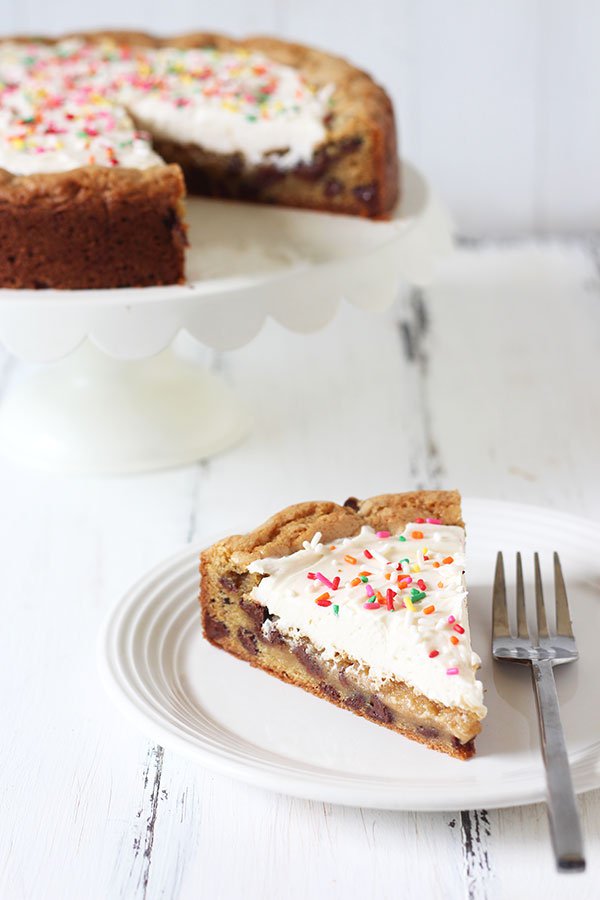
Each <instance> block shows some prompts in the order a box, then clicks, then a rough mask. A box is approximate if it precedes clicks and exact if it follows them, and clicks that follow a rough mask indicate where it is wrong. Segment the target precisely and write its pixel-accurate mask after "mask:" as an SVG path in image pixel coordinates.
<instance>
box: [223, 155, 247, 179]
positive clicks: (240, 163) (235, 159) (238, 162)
mask: <svg viewBox="0 0 600 900" xmlns="http://www.w3.org/2000/svg"><path fill="white" fill-rule="evenodd" d="M243 168H244V158H243V156H242V154H241V153H234V154H233V156H231V157H230V158H229V160H228V162H227V174H228V175H239V174H240V172H241V171H242V169H243Z"/></svg>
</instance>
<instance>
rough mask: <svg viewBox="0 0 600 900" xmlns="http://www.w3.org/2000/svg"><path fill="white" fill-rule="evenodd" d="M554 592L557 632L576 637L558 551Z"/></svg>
mask: <svg viewBox="0 0 600 900" xmlns="http://www.w3.org/2000/svg"><path fill="white" fill-rule="evenodd" d="M554 593H555V595H556V633H557V634H560V635H564V636H565V637H571V638H572V637H574V635H573V627H572V625H571V614H570V612H569V601H568V599H567V589H566V587H565V579H564V578H563V573H562V567H561V564H560V559H559V556H558V553H556V552H555V553H554Z"/></svg>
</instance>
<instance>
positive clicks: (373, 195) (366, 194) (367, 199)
mask: <svg viewBox="0 0 600 900" xmlns="http://www.w3.org/2000/svg"><path fill="white" fill-rule="evenodd" d="M352 193H353V194H354V196H355V197H356V199H357V200H360V202H361V203H364V204H365V206H372V205H373V201H374V200H376V199H377V185H376V184H374V183H373V182H372V183H371V184H359V185H358V187H355V188H352Z"/></svg>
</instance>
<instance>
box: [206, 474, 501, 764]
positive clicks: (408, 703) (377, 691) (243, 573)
mask: <svg viewBox="0 0 600 900" xmlns="http://www.w3.org/2000/svg"><path fill="white" fill-rule="evenodd" d="M464 566H465V533H464V526H463V522H462V518H461V507H460V495H459V494H458V493H457V492H455V491H419V492H414V493H404V494H387V495H383V496H379V497H372V498H371V499H369V500H363V501H360V500H356V499H355V498H350V499H349V500H347V501H346V503H345V504H344V505H343V506H339V505H337V504H335V503H330V502H314V503H300V504H297V505H296V506H291V507H288V508H287V509H284V510H282V511H281V512H279V513H277V514H276V515H275V516H273V517H272V518H271V519H269V520H268V521H267V522H265V523H264V524H263V525H261V526H260V527H258V528H257V529H256V530H255V531H252V532H250V533H249V534H246V535H237V536H233V537H229V538H226V539H225V540H222V541H220V542H219V543H217V544H214V545H213V546H212V547H209V548H208V549H207V550H205V551H204V552H203V553H202V556H201V562H200V571H201V589H200V604H201V608H202V622H203V628H204V634H205V636H206V638H207V639H208V640H209V641H210V642H211V643H212V644H214V645H215V646H216V647H220V648H222V649H223V650H227V652H228V653H231V654H233V655H234V656H237V657H239V658H240V659H243V660H246V661H247V662H249V663H250V664H251V665H253V666H256V667H258V668H260V669H263V670H264V671H266V672H268V673H270V674H271V675H275V676H277V677H278V678H280V679H281V680H282V681H286V682H289V683H290V684H295V685H297V686H299V687H302V688H304V689H305V690H307V691H310V692H311V693H313V694H316V695H317V696H318V697H321V698H323V699H325V700H328V701H329V702H330V703H333V704H335V705H336V706H339V707H342V708H343V709H346V710H350V711H352V712H354V713H356V714H357V715H360V716H363V717H365V718H367V719H370V720H371V721H372V722H375V723H377V724H379V725H384V726H385V727H387V728H390V729H392V730H393V731H396V732H399V733H400V734H403V735H405V736H406V737H409V738H412V739H413V740H415V741H419V742H420V743H422V744H426V745H427V746H428V747H431V748H433V749H435V750H440V751H443V752H445V753H448V754H450V755H451V756H454V757H458V758H460V759H468V758H469V757H471V756H472V755H473V754H474V752H475V737H476V735H477V734H478V732H479V730H480V727H481V720H482V719H483V718H484V716H485V714H486V710H485V707H484V705H483V689H482V685H481V683H480V682H479V681H478V680H477V678H476V670H477V668H478V666H479V664H480V660H479V657H478V656H477V655H476V654H475V653H474V652H473V651H472V649H471V642H470V632H469V620H468V613H467V592H466V587H465V578H464Z"/></svg>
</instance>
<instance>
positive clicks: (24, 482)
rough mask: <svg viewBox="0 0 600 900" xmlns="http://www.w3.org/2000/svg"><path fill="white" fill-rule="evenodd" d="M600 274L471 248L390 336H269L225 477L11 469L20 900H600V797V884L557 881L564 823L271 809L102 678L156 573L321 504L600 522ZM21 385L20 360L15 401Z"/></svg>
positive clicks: (10, 645) (243, 353) (8, 572)
mask: <svg viewBox="0 0 600 900" xmlns="http://www.w3.org/2000/svg"><path fill="white" fill-rule="evenodd" d="M599 249H600V246H599V245H594V243H593V242H592V241H587V242H584V241H580V242H571V243H568V244H567V243H560V242H555V243H546V244H544V245H543V246H536V245H533V244H530V245H521V244H516V245H515V244H512V245H504V246H502V247H498V246H486V245H483V244H480V245H477V246H466V245H463V247H462V249H461V250H460V251H459V253H458V254H457V256H456V257H455V259H454V260H452V261H449V263H448V264H447V265H446V266H445V267H444V270H443V271H441V272H440V273H439V277H438V278H437V279H436V282H435V284H434V286H433V287H431V288H430V289H429V290H427V291H424V292H413V294H412V295H411V296H410V298H409V299H408V301H405V302H403V303H400V302H399V303H398V304H397V306H396V308H395V309H393V310H392V311H391V312H390V313H389V314H388V315H386V316H383V317H375V316H372V315H368V314H366V313H361V312H358V311H356V310H354V309H352V308H349V307H348V308H344V309H343V310H342V312H341V313H340V315H339V317H338V318H337V320H336V321H335V322H334V323H332V324H331V325H330V326H329V327H328V328H327V329H325V330H324V331H323V332H321V333H319V334H317V335H314V336H312V337H309V338H306V337H301V336H298V335H293V334H289V333H287V332H284V331H283V330H282V329H281V328H279V327H278V326H276V325H275V324H273V323H270V324H268V326H267V327H266V328H265V329H264V330H263V332H262V333H261V334H260V335H259V336H258V338H256V339H255V340H254V342H253V343H252V344H250V345H249V346H247V347H246V348H244V349H242V350H239V351H237V352H235V353H231V354H229V355H227V356H225V357H219V358H215V359H214V360H213V362H214V366H215V367H216V368H218V369H219V370H220V371H222V372H224V373H225V374H226V376H227V377H228V379H229V380H230V381H231V383H232V384H233V385H234V386H235V387H236V388H237V389H238V391H239V392H240V393H241V394H242V395H243V396H244V397H245V398H246V399H247V403H248V406H249V408H250V410H251V412H252V414H253V416H254V419H255V428H254V431H253V433H252V434H251V436H250V437H249V438H248V439H247V440H246V441H245V443H243V444H242V445H240V446H239V447H237V448H235V449H234V450H232V451H230V452H228V453H226V454H224V455H222V456H220V457H218V458H216V459H212V460H210V461H209V462H202V463H199V464H197V465H195V466H193V467H189V468H186V469H181V470H178V471H170V472H165V473H159V474H153V475H148V476H140V477H131V478H115V479H67V478H58V477H50V476H45V475H40V474H37V473H34V472H32V471H28V470H25V469H20V468H19V467H17V466H15V465H12V464H8V463H4V462H3V463H1V464H0V504H1V510H2V514H1V516H0V554H1V556H0V558H1V573H2V589H1V593H0V609H1V616H2V618H1V626H0V671H1V678H0V690H1V703H0V715H1V734H2V739H1V740H0V797H1V798H2V813H1V824H0V897H1V898H3V900H17V898H35V900H39V898H44V900H71V898H73V900H82V898H85V900H88V898H90V900H96V898H111V900H112V898H120V897H123V898H127V900H129V898H132V900H133V898H136V900H137V898H171V897H173V898H186V900H187V898H210V900H213V898H217V900H218V898H226V900H229V898H248V900H262V898H265V897H284V898H286V900H287V898H298V900H305V898H321V897H327V898H344V900H352V898H360V900H369V898H377V900H384V898H398V897H404V896H405V897H419V898H421V897H425V898H430V897H431V898H444V900H452V898H467V897H469V898H484V897H485V898H505V897H515V898H519V897H524V896H525V889H526V888H527V887H530V888H532V889H533V888H535V889H536V895H538V896H544V897H559V896H560V897H562V896H563V894H562V891H563V890H565V889H568V894H567V895H564V896H568V897H569V898H590V900H591V898H597V897H598V896H599V891H600V888H599V887H598V885H599V884H600V792H594V793H590V794H587V795H586V796H584V797H582V798H581V810H582V815H583V826H584V831H585V836H586V843H587V856H588V871H587V872H586V874H585V875H572V876H564V875H563V876H558V875H556V874H555V873H554V869H553V860H552V854H551V850H550V844H549V839H548V828H547V822H546V813H545V808H544V807H543V806H541V805H540V806H533V807H527V808H521V809H514V810H503V811H489V812H486V811H485V810H478V811H465V810H458V809H457V810H453V811H451V812H449V813H447V814H435V815H434V814H432V815H424V814H413V813H390V812H377V811H372V810H360V809H344V808H341V807H339V808H338V807H332V806H329V805H323V804H320V803H309V802H303V801H300V800H294V799H289V798H287V797H283V796H277V795H271V794H268V793H263V792H261V791H260V790H256V789H252V788H249V787H246V786H245V785H243V784H238V783H234V782H231V781H229V780H227V779H226V778H223V777H218V776H215V775H212V774H211V773H209V772H204V771H202V770H201V769H199V768H197V766H195V765H193V764H191V763H188V762H187V761H185V760H182V759H180V758H178V757H176V756H175V755H173V754H172V753H169V752H166V751H163V749H162V748H161V747H160V746H156V745H155V744H153V743H152V742H151V741H148V740H147V739H145V738H144V737H143V736H140V735H139V734H138V733H137V732H136V731H134V730H133V728H132V727H130V725H129V724H128V723H127V721H125V720H124V719H123V718H122V717H121V715H120V713H118V712H117V711H116V710H115V709H114V708H113V706H112V705H111V703H110V702H109V701H108V699H107V698H106V697H105V695H104V692H103V690H102V687H101V685H100V684H99V682H98V678H97V674H96V661H95V644H96V637H97V632H98V628H99V626H100V624H101V622H102V621H103V619H104V616H105V614H106V612H107V611H108V609H109V608H110V607H111V606H112V605H113V604H114V603H115V602H116V601H117V599H118V598H119V596H120V595H121V593H122V592H123V591H124V590H125V589H126V588H127V587H128V586H129V584H130V583H131V582H132V581H133V580H135V579H136V578H137V577H139V576H140V575H142V574H143V573H144V571H145V570H146V569H147V568H148V567H150V566H152V565H153V564H154V563H155V562H157V561H158V560H160V559H161V558H162V557H164V556H165V555H167V554H169V553H171V552H172V551H174V550H176V549H178V548H180V547H181V546H182V545H184V544H185V543H186V542H190V541H193V542H202V541H203V540H205V539H206V538H207V537H209V536H211V535H214V534H215V533H219V532H225V531H227V530H229V529H237V528H238V527H240V526H241V527H245V526H247V525H251V524H252V523H255V522H258V521H260V520H261V519H263V518H264V517H266V516H267V515H269V514H270V513H272V512H273V511H274V510H276V509H278V508H279V507H281V506H284V505H285V504H287V503H291V502H295V501H298V500H301V499H307V498H331V499H336V500H344V499H345V497H346V496H347V495H348V494H356V495H358V496H361V495H362V496H367V495H369V494H373V493H379V492H383V491H394V490H404V489H410V488H420V487H426V486H428V487H440V486H446V487H455V486H456V487H460V489H461V490H462V491H463V493H464V494H465V495H471V496H490V497H498V498H507V499H512V500H519V501H524V502H532V503H537V504H543V505H547V506H552V507H556V508H561V509H565V510H567V511H571V512H577V513H581V514H583V515H588V516H591V517H595V518H598V517H600V422H599V420H598V410H599V408H600V377H599V373H600V280H599V274H600V273H599V270H598V260H599V259H600V253H599ZM21 371H22V370H21V367H19V366H18V365H17V364H16V363H13V362H12V361H10V360H9V359H8V357H5V356H4V357H0V391H3V390H8V389H10V384H11V380H12V379H15V378H18V377H19V374H20V372H21ZM365 420H368V422H369V427H370V433H371V435H372V438H371V439H370V440H369V441H368V442H366V441H364V439H363V436H364V432H363V427H362V425H361V422H364V421H365ZM332 436H333V437H332ZM599 601H600V598H599ZM525 689H526V688H525V687H524V690H525ZM532 703H533V696H532ZM594 714H598V712H597V710H596V711H594Z"/></svg>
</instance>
